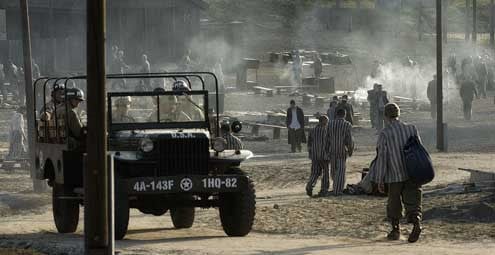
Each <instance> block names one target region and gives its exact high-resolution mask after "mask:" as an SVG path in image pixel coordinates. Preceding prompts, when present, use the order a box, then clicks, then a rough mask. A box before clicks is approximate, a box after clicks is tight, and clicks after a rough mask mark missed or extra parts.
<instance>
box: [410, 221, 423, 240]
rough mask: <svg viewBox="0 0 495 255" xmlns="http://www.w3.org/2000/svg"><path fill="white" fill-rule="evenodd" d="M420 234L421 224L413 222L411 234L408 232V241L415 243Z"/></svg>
mask: <svg viewBox="0 0 495 255" xmlns="http://www.w3.org/2000/svg"><path fill="white" fill-rule="evenodd" d="M420 234H421V225H420V224H419V222H416V223H414V227H413V229H412V231H411V234H409V238H408V239H407V241H408V242H410V243H415V242H416V241H418V239H419V235H420Z"/></svg>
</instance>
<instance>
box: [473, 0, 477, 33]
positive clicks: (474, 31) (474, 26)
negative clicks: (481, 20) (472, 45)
mask: <svg viewBox="0 0 495 255" xmlns="http://www.w3.org/2000/svg"><path fill="white" fill-rule="evenodd" d="M476 9H477V7H476V0H473V38H472V40H473V42H476V39H478V29H477V22H476V20H477V15H476Z"/></svg>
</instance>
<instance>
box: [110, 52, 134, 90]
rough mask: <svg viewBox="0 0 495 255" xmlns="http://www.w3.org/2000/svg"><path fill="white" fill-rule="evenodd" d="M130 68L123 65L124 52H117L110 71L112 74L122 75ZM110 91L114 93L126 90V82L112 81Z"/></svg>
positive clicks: (121, 80)
mask: <svg viewBox="0 0 495 255" xmlns="http://www.w3.org/2000/svg"><path fill="white" fill-rule="evenodd" d="M129 69H130V67H129V66H128V65H127V64H126V63H125V60H124V51H123V50H119V51H118V52H117V55H116V58H115V59H114V61H113V63H112V65H111V67H110V70H111V72H112V73H113V74H124V73H126V72H127V70H129ZM112 89H113V90H114V91H121V90H123V89H126V80H125V79H114V81H113V83H112Z"/></svg>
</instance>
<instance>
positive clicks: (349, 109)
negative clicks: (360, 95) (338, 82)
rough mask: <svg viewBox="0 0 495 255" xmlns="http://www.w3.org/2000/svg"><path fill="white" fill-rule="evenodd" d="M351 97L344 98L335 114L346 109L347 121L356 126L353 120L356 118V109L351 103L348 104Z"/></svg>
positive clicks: (345, 96) (344, 96)
mask: <svg viewBox="0 0 495 255" xmlns="http://www.w3.org/2000/svg"><path fill="white" fill-rule="evenodd" d="M348 101H349V97H348V96H347V95H343V96H342V100H341V101H340V103H339V104H338V105H337V108H336V110H335V112H337V111H338V110H339V109H344V111H345V120H347V121H348V122H349V123H351V125H352V124H354V121H353V118H354V109H353V107H352V105H351V104H350V103H348Z"/></svg>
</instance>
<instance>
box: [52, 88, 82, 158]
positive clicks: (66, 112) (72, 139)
mask: <svg viewBox="0 0 495 255" xmlns="http://www.w3.org/2000/svg"><path fill="white" fill-rule="evenodd" d="M66 95H67V98H66V100H65V106H64V107H60V108H57V120H58V121H62V122H63V123H65V125H67V126H68V131H69V133H68V134H67V138H68V139H69V147H70V148H71V149H79V148H80V145H81V142H84V141H82V139H81V138H82V135H83V133H82V130H83V125H82V122H81V118H80V117H79V114H78V113H77V108H78V107H79V105H80V104H81V102H83V101H84V100H85V99H84V92H83V91H82V90H81V89H78V88H70V89H67V92H66Z"/></svg>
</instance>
